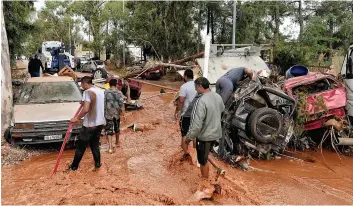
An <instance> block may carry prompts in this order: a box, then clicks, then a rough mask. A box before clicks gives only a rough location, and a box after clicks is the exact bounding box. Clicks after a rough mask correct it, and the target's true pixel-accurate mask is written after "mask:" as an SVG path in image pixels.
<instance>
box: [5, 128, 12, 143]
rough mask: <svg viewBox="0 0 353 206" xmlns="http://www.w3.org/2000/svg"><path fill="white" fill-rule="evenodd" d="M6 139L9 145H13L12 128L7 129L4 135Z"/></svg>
mask: <svg viewBox="0 0 353 206" xmlns="http://www.w3.org/2000/svg"><path fill="white" fill-rule="evenodd" d="M4 138H5V140H6V142H7V143H9V144H11V131H10V128H7V129H6V130H5V133H4Z"/></svg>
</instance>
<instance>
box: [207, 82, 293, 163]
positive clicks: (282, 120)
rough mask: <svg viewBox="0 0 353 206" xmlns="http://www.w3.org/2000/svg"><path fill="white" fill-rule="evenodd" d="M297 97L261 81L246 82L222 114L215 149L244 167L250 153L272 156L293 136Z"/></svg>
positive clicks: (231, 161) (252, 154)
mask: <svg viewBox="0 0 353 206" xmlns="http://www.w3.org/2000/svg"><path fill="white" fill-rule="evenodd" d="M294 111H295V100H294V99H293V98H291V97H289V96H288V95H286V94H285V93H283V92H282V91H281V90H279V89H275V88H271V87H267V86H264V85H263V84H262V83H261V82H260V81H249V80H248V81H245V82H243V84H242V85H239V87H238V89H237V90H236V91H235V92H234V94H233V101H232V103H231V104H230V106H229V107H227V108H226V109H225V111H224V113H223V115H222V138H221V139H220V140H219V144H218V145H215V148H214V152H215V153H216V154H217V155H218V156H219V157H220V158H222V159H223V160H225V161H226V162H229V163H231V164H233V165H235V166H238V167H240V168H241V169H247V165H246V164H244V162H241V161H239V160H241V159H244V157H245V158H249V157H250V156H253V157H258V158H263V159H270V158H271V157H273V156H276V155H277V154H279V153H281V152H282V151H283V150H284V149H285V148H286V146H287V144H288V142H289V140H290V138H291V137H292V135H293V114H294Z"/></svg>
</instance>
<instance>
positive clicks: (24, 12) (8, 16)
mask: <svg viewBox="0 0 353 206" xmlns="http://www.w3.org/2000/svg"><path fill="white" fill-rule="evenodd" d="M2 4H3V12H4V19H5V28H6V33H7V39H8V43H9V51H10V59H11V65H14V64H15V58H16V55H22V54H23V52H24V44H25V42H26V39H27V37H28V34H29V33H30V32H32V31H33V25H32V23H31V22H30V17H31V15H32V14H33V11H34V8H33V1H3V2H2Z"/></svg>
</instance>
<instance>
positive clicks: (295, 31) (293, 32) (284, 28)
mask: <svg viewBox="0 0 353 206" xmlns="http://www.w3.org/2000/svg"><path fill="white" fill-rule="evenodd" d="M34 7H35V9H36V11H37V12H39V11H40V10H41V9H42V8H44V7H45V1H44V0H37V1H36V2H34ZM279 29H280V32H281V33H283V34H284V35H286V36H289V38H290V39H296V38H297V37H298V35H299V24H298V23H295V22H293V19H292V18H291V17H287V18H285V19H284V20H283V24H282V25H281V26H280V28H279ZM205 36H206V29H204V30H203V31H202V37H203V39H205ZM83 37H84V39H85V40H88V35H87V34H84V36H83Z"/></svg>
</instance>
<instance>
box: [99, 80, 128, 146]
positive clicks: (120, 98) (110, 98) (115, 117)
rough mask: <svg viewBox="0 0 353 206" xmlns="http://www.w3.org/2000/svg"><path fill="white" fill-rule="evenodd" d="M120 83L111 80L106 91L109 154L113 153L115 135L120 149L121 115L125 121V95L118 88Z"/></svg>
mask: <svg viewBox="0 0 353 206" xmlns="http://www.w3.org/2000/svg"><path fill="white" fill-rule="evenodd" d="M117 83H118V81H117V80H116V79H111V80H110V81H109V87H110V88H109V89H108V90H106V91H105V93H104V97H105V101H104V102H105V106H104V108H105V112H104V115H105V120H106V126H105V132H106V134H107V136H108V142H109V150H108V152H109V153H113V139H112V136H113V135H115V147H119V136H120V113H122V117H123V118H124V120H125V115H124V110H123V106H124V95H123V93H121V91H119V90H118V88H117V87H116V85H117Z"/></svg>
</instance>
